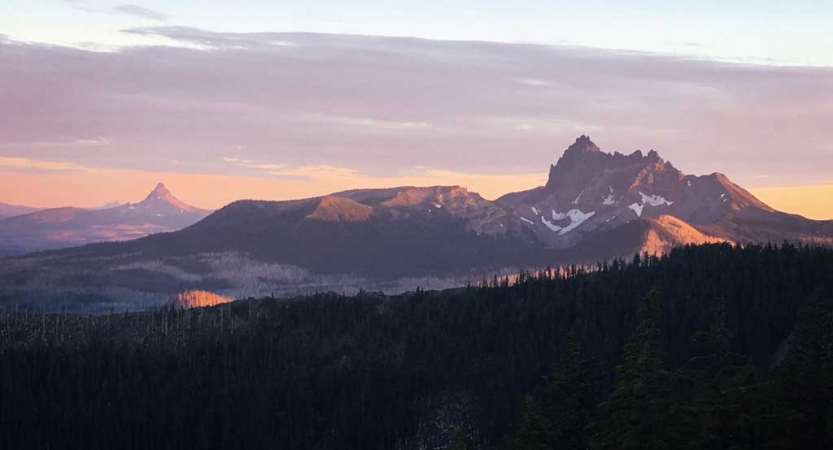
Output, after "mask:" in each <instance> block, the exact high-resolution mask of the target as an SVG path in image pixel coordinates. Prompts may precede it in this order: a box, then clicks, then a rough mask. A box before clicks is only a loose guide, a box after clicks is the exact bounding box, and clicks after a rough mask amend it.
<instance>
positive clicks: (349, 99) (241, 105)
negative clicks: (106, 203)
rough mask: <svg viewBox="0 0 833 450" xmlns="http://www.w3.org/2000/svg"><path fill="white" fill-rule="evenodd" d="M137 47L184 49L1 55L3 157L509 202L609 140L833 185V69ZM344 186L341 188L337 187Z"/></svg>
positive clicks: (282, 38)
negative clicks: (585, 141)
mask: <svg viewBox="0 0 833 450" xmlns="http://www.w3.org/2000/svg"><path fill="white" fill-rule="evenodd" d="M123 1H125V0H123ZM126 1H131V0H126ZM91 4H92V2H91ZM132 32H135V33H141V34H143V35H145V36H150V37H149V38H148V39H149V40H150V39H151V38H153V39H156V38H159V39H161V40H163V42H165V41H164V39H174V40H176V42H177V44H176V45H175V46H167V47H166V46H161V45H160V46H149V47H131V48H123V49H120V50H118V51H113V52H110V53H95V52H91V51H85V50H79V49H69V48H65V47H56V46H47V45H37V44H31V43H21V42H14V41H7V42H1V43H0V67H3V70H0V86H2V87H3V89H2V90H3V94H2V97H3V100H2V102H0V103H2V104H0V155H3V156H6V157H25V158H29V159H31V160H34V161H66V162H70V163H73V164H77V165H78V166H82V167H109V168H112V169H122V170H137V171H144V172H147V173H158V172H163V171H167V170H170V166H171V163H170V161H171V160H176V161H178V164H177V165H176V167H177V170H180V171H182V172H188V173H200V174H206V176H208V175H212V176H220V175H224V176H225V175H228V176H241V177H242V176H251V177H262V178H263V179H265V180H270V181H269V182H270V183H271V182H274V181H275V180H276V179H277V178H281V180H286V179H289V178H292V177H306V178H304V180H307V181H308V180H314V182H311V181H310V182H308V183H307V181H303V180H300V179H296V178H292V181H293V182H297V185H298V186H300V187H298V189H296V190H290V189H288V187H287V186H286V185H281V189H283V192H294V193H301V192H306V193H312V192H319V190H323V189H325V188H334V189H335V188H347V187H350V186H348V185H346V182H347V181H350V182H354V183H355V184H356V185H373V186H379V185H381V184H382V183H383V182H384V183H388V184H395V183H397V182H411V183H414V184H416V183H419V184H430V183H435V182H436V183H439V182H442V181H445V182H452V183H454V181H453V180H448V179H444V178H442V177H436V176H430V175H429V174H427V173H426V172H425V171H422V172H420V171H416V170H414V169H413V168H414V167H417V166H422V167H435V168H437V169H436V170H446V171H448V172H449V173H450V174H454V175H455V176H459V177H460V179H461V180H465V179H466V175H465V174H475V175H477V174H480V175H477V177H476V178H475V179H473V181H472V183H471V184H470V186H472V187H474V186H477V190H488V189H492V190H494V191H497V190H503V191H504V192H506V191H509V190H511V189H512V188H511V186H514V185H513V184H512V183H514V182H513V181H507V180H509V179H510V178H512V179H514V178H513V177H516V176H518V174H520V175H523V174H530V173H540V174H541V177H545V176H546V171H547V168H548V167H549V165H550V164H551V163H554V162H555V161H556V160H557V159H558V157H559V156H560V155H561V152H562V151H563V149H564V148H565V147H566V146H567V145H568V144H569V143H571V142H573V141H574V139H575V138H576V137H577V136H578V135H580V134H591V135H592V137H593V139H594V140H596V141H597V143H598V144H599V145H600V146H601V147H602V148H603V149H605V150H608V151H621V152H626V153H630V152H632V151H633V150H636V149H642V150H643V151H647V150H650V149H652V148H653V149H656V150H657V151H659V152H660V154H661V155H662V156H663V157H664V158H665V159H666V160H670V161H672V162H673V163H674V165H675V166H677V167H679V168H680V169H682V170H684V171H686V172H688V173H694V174H702V173H711V172H714V171H721V172H725V173H727V174H728V175H729V176H730V177H732V178H733V179H734V180H735V181H738V182H739V183H741V184H748V185H751V186H754V185H755V181H756V180H755V179H754V178H753V177H754V176H756V175H760V174H769V175H771V178H770V179H767V180H766V181H767V184H768V185H788V184H796V183H799V182H802V180H808V179H829V169H826V168H825V167H823V165H822V164H819V161H826V160H827V159H830V157H831V156H833V154H832V153H831V148H830V142H831V138H830V137H831V135H830V130H829V127H828V126H827V122H829V120H828V119H829V117H830V114H831V112H833V109H832V108H833V103H831V100H830V98H829V96H825V95H819V93H825V92H833V72H831V70H830V69H821V68H785V67H769V66H752V65H740V64H728V63H720V62H713V61H712V62H710V61H696V60H685V59H680V58H674V57H668V56H657V55H648V54H633V53H621V52H615V51H602V50H592V49H582V48H569V47H547V46H536V45H514V44H513V45H509V44H491V43H484V42H442V41H427V40H420V39H405V38H384V37H364V36H343V35H321V34H305V33H227V32H211V31H207V30H198V29H193V28H182V27H154V28H142V29H136V30H133V31H132ZM276 43H291V45H282V46H278V45H276ZM188 45H192V46H193V47H196V48H186V46H188ZM81 74H83V76H81ZM96 136H105V138H96ZM224 158H226V159H224ZM329 168H336V169H329ZM355 169H360V172H358V173H356V171H355ZM333 170H335V172H332V171H333ZM328 171H329V172H328ZM270 172H271V173H270ZM332 173H337V174H338V176H333V177H332V178H334V179H338V180H341V181H339V183H335V182H332V183H331V182H329V181H328V180H327V179H326V178H327V177H326V176H325V175H318V174H330V175H331V174H332ZM495 175H506V178H489V177H492V176H495ZM487 181H488V182H487ZM543 181H544V180H543V179H542V180H539V182H543ZM463 182H465V181H458V182H457V183H463ZM492 182H494V183H498V182H500V183H504V184H502V185H499V184H494V183H493V184H490V183H492ZM762 182H763V181H762V180H758V184H760V183H762ZM481 183H482V184H481ZM526 187H532V186H526ZM206 195H207V194H206ZM120 197H123V198H126V196H125V195H120Z"/></svg>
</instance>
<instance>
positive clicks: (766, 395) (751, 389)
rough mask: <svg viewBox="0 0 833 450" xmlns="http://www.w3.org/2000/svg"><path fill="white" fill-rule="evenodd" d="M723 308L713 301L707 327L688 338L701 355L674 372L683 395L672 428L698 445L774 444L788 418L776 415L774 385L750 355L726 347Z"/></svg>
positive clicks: (721, 303)
mask: <svg viewBox="0 0 833 450" xmlns="http://www.w3.org/2000/svg"><path fill="white" fill-rule="evenodd" d="M726 306H727V304H726V301H725V299H720V300H719V301H718V305H717V308H716V311H715V313H714V316H713V320H712V325H711V327H710V328H709V330H708V331H704V332H700V333H697V334H696V335H695V336H694V340H695V341H696V342H697V344H698V346H699V347H700V348H701V349H702V352H703V353H702V354H701V355H698V356H695V357H693V358H692V359H691V360H690V361H689V362H688V364H687V365H686V367H684V368H683V369H682V370H680V371H679V372H678V377H677V380H678V386H679V387H680V388H681V390H682V391H684V392H685V393H687V394H688V400H687V402H686V406H685V407H684V408H683V409H682V410H681V414H680V419H681V420H680V421H679V428H678V429H679V430H680V432H682V433H686V434H687V435H688V436H689V437H688V438H687V440H688V441H689V442H690V443H692V444H696V445H697V446H699V448H703V449H715V450H726V449H737V450H741V449H757V448H770V447H771V448H775V446H776V443H777V442H779V437H780V435H779V429H780V428H781V427H780V426H779V425H781V424H784V423H786V422H785V421H787V420H788V418H787V417H786V416H784V415H782V414H779V411H780V409H779V407H780V405H778V401H777V395H774V394H773V393H774V392H777V389H776V388H777V386H776V385H775V384H774V383H772V382H767V381H763V380H761V379H760V377H759V376H758V374H757V369H756V368H755V365H754V364H753V363H752V360H751V358H749V357H748V356H745V355H741V354H739V353H736V352H734V351H732V333H731V331H730V330H729V327H728V324H727V311H726V310H727V308H726ZM764 443H769V444H772V445H769V446H763V445H764Z"/></svg>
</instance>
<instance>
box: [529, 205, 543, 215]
mask: <svg viewBox="0 0 833 450" xmlns="http://www.w3.org/2000/svg"><path fill="white" fill-rule="evenodd" d="M531 208H532V212H533V213H535V215H536V216H539V215H541V212H540V211H538V208H536V207H534V206H532V207H531Z"/></svg>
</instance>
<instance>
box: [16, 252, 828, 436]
mask: <svg viewBox="0 0 833 450" xmlns="http://www.w3.org/2000/svg"><path fill="white" fill-rule="evenodd" d="M597 269H598V270H595V271H592V272H589V273H586V272H584V271H581V270H578V269H573V270H568V271H567V273H563V272H554V271H548V272H545V273H541V274H537V275H535V276H531V275H530V276H521V279H520V280H519V282H518V283H512V284H510V283H509V282H508V281H506V280H489V281H488V282H484V283H483V286H477V287H469V288H464V289H458V290H452V291H443V292H422V291H417V292H415V293H410V294H407V295H401V296H395V297H385V296H382V295H375V294H360V295H358V296H355V297H343V296H339V295H335V294H327V295H319V296H313V297H308V298H299V299H294V300H274V299H262V300H249V301H240V302H234V303H229V304H225V305H221V306H217V307H212V308H203V309H195V310H185V311H183V310H173V309H171V310H162V311H156V312H145V313H133V314H115V315H110V316H90V317H86V316H74V315H38V314H27V313H17V312H13V311H0V448H4V449H5V448H9V449H24V448H25V449H47V448H48V449H53V450H55V449H72V448H85V449H91V450H94V449H113V448H119V449H133V448H136V449H139V448H143V449H144V448H147V449H150V448H153V449H179V448H182V449H193V448H201V449H212V448H223V449H226V448H228V449H238V448H239V449H260V448H280V449H380V450H381V449H385V450H389V449H422V448H535V449H538V448H540V449H545V448H570V449H572V448H587V446H588V445H589V446H591V447H592V448H596V449H626V448H627V449H636V448H646V449H647V448H674V449H676V448H703V449H706V448H716V449H720V448H726V449H728V448H738V449H747V448H748V449H768V448H780V449H787V448H807V449H810V448H833V446H831V444H833V440H831V437H833V411H831V407H830V405H831V400H833V308H831V301H830V300H829V299H830V298H833V297H832V296H831V295H830V293H831V285H833V275H831V274H833V250H830V249H824V248H810V247H794V246H791V245H785V246H782V247H773V246H767V247H756V246H750V247H745V248H739V247H732V246H730V245H707V246H701V247H686V248H681V249H677V250H674V251H673V252H672V253H671V254H670V255H668V256H666V257H662V258H653V257H651V258H636V259H635V260H634V261H632V262H628V263H624V262H614V263H612V264H610V265H602V266H600V267H598V268H597ZM617 366H618V369H617ZM553 371H555V372H554V373H553V374H551V375H549V376H547V377H546V378H542V376H544V375H546V374H550V373H552V372H553Z"/></svg>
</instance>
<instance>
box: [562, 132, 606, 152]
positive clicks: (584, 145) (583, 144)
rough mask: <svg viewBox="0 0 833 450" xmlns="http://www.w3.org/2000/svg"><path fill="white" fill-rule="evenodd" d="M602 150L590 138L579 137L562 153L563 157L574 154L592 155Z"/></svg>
mask: <svg viewBox="0 0 833 450" xmlns="http://www.w3.org/2000/svg"><path fill="white" fill-rule="evenodd" d="M601 151H602V150H601V149H600V148H599V146H598V145H596V143H595V142H593V141H592V140H591V139H590V136H585V135H583V134H582V135H581V136H579V137H578V138H576V142H574V143H573V144H572V145H570V146H569V147H568V148H567V150H566V151H565V152H564V154H565V155H568V154H574V153H593V152H601Z"/></svg>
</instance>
